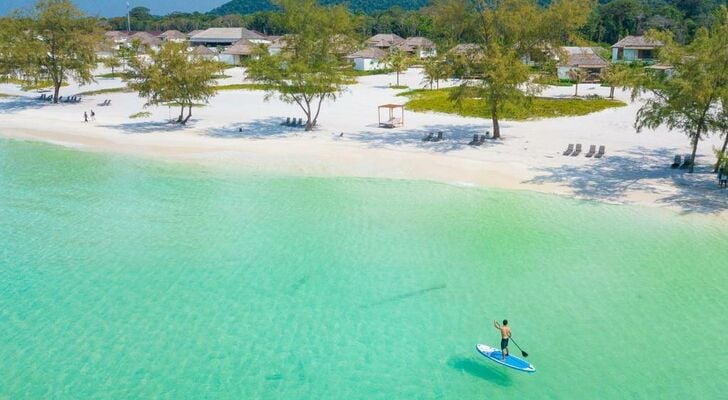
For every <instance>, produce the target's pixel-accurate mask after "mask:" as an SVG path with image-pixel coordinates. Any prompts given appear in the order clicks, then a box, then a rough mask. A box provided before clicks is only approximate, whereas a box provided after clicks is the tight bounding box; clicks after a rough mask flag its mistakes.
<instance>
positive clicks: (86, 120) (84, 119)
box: [83, 111, 88, 122]
mask: <svg viewBox="0 0 728 400" xmlns="http://www.w3.org/2000/svg"><path fill="white" fill-rule="evenodd" d="M83 122H88V113H86V111H84V112H83Z"/></svg>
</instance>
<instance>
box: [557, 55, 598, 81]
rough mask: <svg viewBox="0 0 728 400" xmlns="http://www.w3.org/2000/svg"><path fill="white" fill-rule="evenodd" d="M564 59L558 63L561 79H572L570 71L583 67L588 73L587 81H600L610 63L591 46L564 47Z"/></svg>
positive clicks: (558, 73) (558, 72)
mask: <svg viewBox="0 0 728 400" xmlns="http://www.w3.org/2000/svg"><path fill="white" fill-rule="evenodd" d="M561 51H562V53H563V54H564V56H565V59H564V60H559V62H558V63H557V65H556V74H557V75H558V78H559V79H570V77H569V72H571V71H572V70H575V69H581V70H583V71H585V72H586V73H587V78H586V82H598V81H599V80H600V79H601V78H600V77H601V74H602V73H603V72H604V71H605V70H606V69H607V66H608V65H609V63H608V62H607V60H605V59H604V58H602V57H601V56H599V54H597V53H596V51H594V49H593V48H591V47H562V48H561Z"/></svg>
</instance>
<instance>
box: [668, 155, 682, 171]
mask: <svg viewBox="0 0 728 400" xmlns="http://www.w3.org/2000/svg"><path fill="white" fill-rule="evenodd" d="M680 164H682V157H681V156H680V154H675V159H674V160H673V161H672V165H670V168H672V169H676V168H677V167H679V166H680Z"/></svg>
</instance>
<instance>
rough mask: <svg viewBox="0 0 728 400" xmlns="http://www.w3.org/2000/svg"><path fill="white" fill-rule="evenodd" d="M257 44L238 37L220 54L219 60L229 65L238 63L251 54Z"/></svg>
mask: <svg viewBox="0 0 728 400" xmlns="http://www.w3.org/2000/svg"><path fill="white" fill-rule="evenodd" d="M258 45H259V44H257V43H254V42H253V41H251V40H248V39H240V40H238V41H237V42H235V43H234V44H233V45H232V46H230V47H228V48H226V49H225V50H224V51H223V52H222V54H220V61H222V62H225V63H228V64H230V65H240V62H241V61H242V60H244V59H246V58H248V57H250V56H252V55H253V53H254V52H255V49H256V46H258Z"/></svg>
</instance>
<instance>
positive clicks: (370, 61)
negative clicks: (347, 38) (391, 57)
mask: <svg viewBox="0 0 728 400" xmlns="http://www.w3.org/2000/svg"><path fill="white" fill-rule="evenodd" d="M386 57H387V52H386V51H384V50H382V49H380V48H378V47H367V48H366V49H364V50H359V51H357V52H354V53H351V54H349V55H348V56H346V58H348V59H350V60H353V61H354V69H355V70H356V71H376V70H379V69H385V68H386V65H385V63H384V59H385V58H386Z"/></svg>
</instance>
